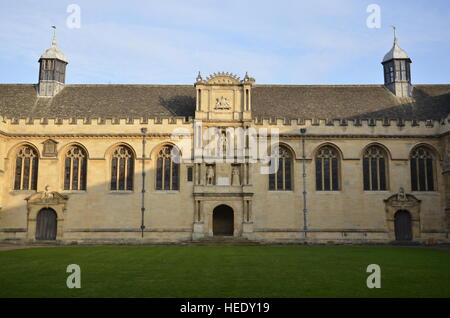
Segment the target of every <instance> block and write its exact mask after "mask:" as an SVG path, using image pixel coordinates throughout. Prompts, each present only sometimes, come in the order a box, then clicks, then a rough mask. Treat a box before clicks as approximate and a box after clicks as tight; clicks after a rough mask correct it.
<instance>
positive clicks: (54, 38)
mask: <svg viewBox="0 0 450 318" xmlns="http://www.w3.org/2000/svg"><path fill="white" fill-rule="evenodd" d="M52 28H53V40H52V46H56V26H54V25H52Z"/></svg>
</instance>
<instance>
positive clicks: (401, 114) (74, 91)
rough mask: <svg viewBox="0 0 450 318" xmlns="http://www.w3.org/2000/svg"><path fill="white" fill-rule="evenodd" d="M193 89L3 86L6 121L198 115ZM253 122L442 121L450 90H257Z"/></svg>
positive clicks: (0, 101) (1, 111) (0, 111)
mask: <svg viewBox="0 0 450 318" xmlns="http://www.w3.org/2000/svg"><path fill="white" fill-rule="evenodd" d="M195 95H196V93H195V89H194V87H193V86H192V85H66V87H65V88H64V89H63V90H62V91H61V92H60V93H59V94H58V95H57V96H56V97H54V98H51V99H46V98H37V96H36V85H32V84H1V85H0V115H2V116H5V117H16V118H25V117H35V118H40V117H47V118H55V117H63V118H64V117H79V118H84V117H90V118H95V117H104V118H111V117H159V116H184V117H188V116H194V112H195ZM252 105H253V116H254V117H285V118H291V119H296V118H303V119H338V118H347V119H351V118H376V119H378V118H379V119H382V118H394V119H396V118H403V119H441V118H444V117H446V116H447V115H448V114H449V113H450V85H415V86H414V94H413V98H412V99H400V98H396V97H395V96H394V95H393V94H391V93H390V92H389V91H388V90H387V89H385V88H384V86H382V85H340V86H339V85H333V86H315V85H310V86H307V85H304V86H296V85H290V86H283V85H256V86H255V87H254V89H253V93H252Z"/></svg>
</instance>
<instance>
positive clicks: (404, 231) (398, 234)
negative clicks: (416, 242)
mask: <svg viewBox="0 0 450 318" xmlns="http://www.w3.org/2000/svg"><path fill="white" fill-rule="evenodd" d="M394 229H395V239H396V240H397V241H411V240H412V226H411V214H410V213H409V212H408V211H406V210H399V211H397V213H395V216H394Z"/></svg>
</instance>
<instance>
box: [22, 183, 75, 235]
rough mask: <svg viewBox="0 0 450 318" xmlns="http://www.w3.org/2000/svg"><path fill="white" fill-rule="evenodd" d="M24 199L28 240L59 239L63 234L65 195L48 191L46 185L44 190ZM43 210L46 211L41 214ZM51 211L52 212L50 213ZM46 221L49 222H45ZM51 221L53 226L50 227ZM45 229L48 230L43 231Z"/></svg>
mask: <svg viewBox="0 0 450 318" xmlns="http://www.w3.org/2000/svg"><path fill="white" fill-rule="evenodd" d="M25 200H26V201H27V209H28V217H27V219H28V222H27V228H28V229H27V238H28V239H30V240H40V239H46V238H51V239H54V240H61V239H62V238H63V234H64V233H63V228H64V227H63V225H64V215H65V211H66V208H67V207H66V206H67V200H68V199H67V197H66V196H63V195H61V194H60V193H58V192H53V191H49V187H48V186H47V187H46V190H45V191H43V192H38V193H35V194H33V195H31V196H30V197H28V198H26V199H25ZM43 211H47V212H44V214H41V213H42V212H43ZM52 213H54V214H53V215H52ZM47 222H48V223H49V224H46V223H47ZM53 222H54V228H50V227H52V226H53ZM46 230H47V231H48V232H47V233H46V234H45V233H43V232H45V231H46ZM42 231H43V232H42ZM53 236H54V238H53Z"/></svg>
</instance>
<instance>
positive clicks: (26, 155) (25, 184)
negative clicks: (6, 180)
mask: <svg viewBox="0 0 450 318" xmlns="http://www.w3.org/2000/svg"><path fill="white" fill-rule="evenodd" d="M38 166H39V157H38V153H37V151H36V150H35V149H34V148H32V147H30V146H22V147H21V148H20V149H19V151H18V152H17V156H16V171H15V177H14V190H36V189H37V177H38Z"/></svg>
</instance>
